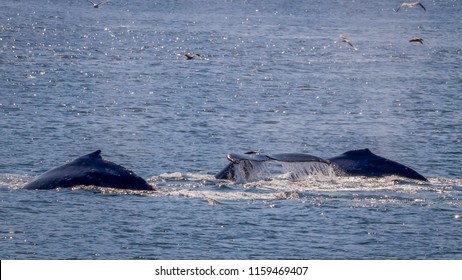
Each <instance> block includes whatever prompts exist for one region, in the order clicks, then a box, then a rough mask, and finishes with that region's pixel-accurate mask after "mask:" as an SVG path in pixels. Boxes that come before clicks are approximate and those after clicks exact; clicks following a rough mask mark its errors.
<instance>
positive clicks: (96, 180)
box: [24, 150, 155, 190]
mask: <svg viewBox="0 0 462 280" xmlns="http://www.w3.org/2000/svg"><path fill="white" fill-rule="evenodd" d="M79 185H83V186H97V187H108V188H115V189H129V190H155V189H154V188H153V187H152V186H151V185H149V184H148V183H147V182H146V181H145V180H144V179H143V178H141V177H139V176H138V175H136V174H135V173H134V172H133V171H131V170H128V169H127V168H125V167H123V166H121V165H118V164H115V163H113V162H110V161H108V160H105V159H103V158H102V157H101V150H97V151H95V152H93V153H90V154H87V155H84V156H81V157H78V158H76V159H74V160H73V161H71V162H69V163H66V164H64V165H61V166H59V167H56V168H53V169H51V170H49V171H47V172H45V173H43V174H42V175H40V176H38V177H36V178H35V179H33V180H32V181H31V182H30V183H28V184H27V185H25V186H24V188H25V189H55V188H70V187H74V186H79Z"/></svg>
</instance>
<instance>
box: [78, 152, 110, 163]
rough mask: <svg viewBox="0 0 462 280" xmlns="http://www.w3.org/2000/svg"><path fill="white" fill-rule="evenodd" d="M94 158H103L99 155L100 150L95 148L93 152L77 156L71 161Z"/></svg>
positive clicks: (98, 159) (92, 159)
mask: <svg viewBox="0 0 462 280" xmlns="http://www.w3.org/2000/svg"><path fill="white" fill-rule="evenodd" d="M95 160H96V161H100V160H103V158H102V157H101V150H97V151H94V152H93V153H90V154H87V155H84V156H81V157H78V158H76V159H75V160H73V161H74V162H75V161H79V162H82V161H95Z"/></svg>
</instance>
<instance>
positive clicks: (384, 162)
mask: <svg viewBox="0 0 462 280" xmlns="http://www.w3.org/2000/svg"><path fill="white" fill-rule="evenodd" d="M227 158H228V160H229V161H230V163H229V164H228V165H227V166H226V167H225V168H223V169H222V170H221V171H220V172H218V173H217V174H216V175H215V178H217V179H227V180H234V181H243V182H248V181H252V180H253V178H255V177H256V178H258V176H255V174H254V173H255V170H256V169H259V170H262V168H259V167H260V166H261V165H262V163H264V162H267V161H277V162H282V163H312V164H314V165H311V166H310V167H309V168H308V169H304V170H303V168H304V167H301V168H299V171H300V170H302V173H303V174H304V175H311V174H312V173H313V174H315V173H316V172H318V173H319V171H321V173H324V174H326V173H329V170H331V171H332V172H333V173H334V174H335V175H336V176H363V177H384V176H392V175H395V176H399V177H403V178H409V179H414V180H419V181H427V179H426V178H425V177H424V176H422V175H420V174H419V173H417V172H416V171H415V170H413V169H411V168H410V167H407V166H405V165H403V164H401V163H398V162H396V161H393V160H390V159H386V158H384V157H381V156H378V155H376V154H374V153H372V152H371V151H370V150H369V149H362V150H352V151H348V152H345V153H343V154H341V155H339V156H336V157H333V158H329V159H327V160H325V159H322V158H319V157H316V156H312V155H309V154H300V153H298V154H297V153H296V154H294V153H285V154H260V153H257V152H248V153H246V154H228V156H227ZM313 166H314V167H313ZM326 170H327V171H326ZM296 177H297V176H292V177H291V178H296Z"/></svg>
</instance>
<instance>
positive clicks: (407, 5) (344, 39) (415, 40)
mask: <svg viewBox="0 0 462 280" xmlns="http://www.w3.org/2000/svg"><path fill="white" fill-rule="evenodd" d="M401 7H404V8H415V7H421V8H422V9H423V10H424V11H427V9H426V8H425V7H424V5H422V3H421V2H420V0H418V1H416V2H403V3H401V5H400V6H399V7H398V8H397V9H394V11H395V12H398V11H399V9H400V8H401ZM340 39H341V40H342V42H345V43H347V44H348V45H350V46H351V47H353V48H354V49H355V50H356V47H355V46H354V45H353V42H352V41H351V40H350V39H348V38H347V37H346V36H345V35H340ZM409 42H410V43H418V44H422V45H423V39H422V38H419V37H413V38H411V39H409Z"/></svg>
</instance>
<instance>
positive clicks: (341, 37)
mask: <svg viewBox="0 0 462 280" xmlns="http://www.w3.org/2000/svg"><path fill="white" fill-rule="evenodd" d="M340 39H342V42H345V43H347V44H348V45H350V46H352V47H353V48H354V49H355V50H356V47H355V46H354V45H353V42H352V41H351V40H350V39H348V38H347V37H346V36H344V35H340Z"/></svg>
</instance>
